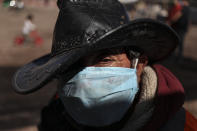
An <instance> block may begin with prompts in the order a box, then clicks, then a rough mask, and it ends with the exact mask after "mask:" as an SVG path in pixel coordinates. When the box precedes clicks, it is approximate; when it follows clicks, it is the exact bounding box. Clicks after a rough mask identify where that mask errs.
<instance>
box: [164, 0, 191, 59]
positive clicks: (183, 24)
mask: <svg viewBox="0 0 197 131" xmlns="http://www.w3.org/2000/svg"><path fill="white" fill-rule="evenodd" d="M189 14H190V9H189V0H182V5H181V3H179V2H178V0H174V1H173V3H172V8H170V10H169V16H168V20H167V23H168V24H169V25H170V26H171V27H172V28H173V29H174V30H175V31H176V32H177V33H178V35H179V37H180V40H181V42H180V45H179V47H178V60H179V62H181V61H182V60H183V52H184V38H185V35H186V33H187V31H188V26H189Z"/></svg>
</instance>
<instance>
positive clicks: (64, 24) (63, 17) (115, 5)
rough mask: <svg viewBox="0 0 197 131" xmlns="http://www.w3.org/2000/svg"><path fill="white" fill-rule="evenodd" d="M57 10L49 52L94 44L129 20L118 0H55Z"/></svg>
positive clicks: (57, 52)
mask: <svg viewBox="0 0 197 131" xmlns="http://www.w3.org/2000/svg"><path fill="white" fill-rule="evenodd" d="M57 5H58V7H59V9H60V12H59V15H58V19H57V22H56V25H55V29H54V34H53V45H52V55H54V56H55V55H57V54H60V53H62V52H65V51H69V50H72V49H73V48H79V47H82V46H84V45H87V44H93V43H95V41H96V40H98V39H99V38H100V37H101V36H103V35H104V34H106V33H107V32H109V31H110V30H112V29H115V28H117V27H119V26H121V25H123V24H126V23H128V22H129V19H128V17H127V14H126V11H125V9H124V7H123V6H122V4H121V3H120V2H119V1H117V0H58V2H57Z"/></svg>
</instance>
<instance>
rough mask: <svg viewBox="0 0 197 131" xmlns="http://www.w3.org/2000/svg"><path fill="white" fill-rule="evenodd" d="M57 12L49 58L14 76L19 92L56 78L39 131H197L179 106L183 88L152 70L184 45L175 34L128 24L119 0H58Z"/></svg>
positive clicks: (145, 23)
mask: <svg viewBox="0 0 197 131" xmlns="http://www.w3.org/2000/svg"><path fill="white" fill-rule="evenodd" d="M58 7H59V8H60V13H59V16H58V19H57V23H56V26H55V30H54V37H53V46H52V52H51V53H50V54H48V55H45V56H43V57H41V58H39V59H37V60H35V61H33V62H31V63H29V64H27V65H25V66H24V67H22V68H21V69H19V70H18V71H17V72H16V73H15V75H14V78H13V88H14V89H15V91H16V92H18V93H22V94H27V93H31V92H33V91H36V90H38V89H39V88H42V87H43V86H44V85H45V84H46V83H48V82H49V81H50V80H52V79H53V78H57V79H58V81H59V85H58V88H57V94H56V95H55V97H54V98H53V99H52V100H51V102H50V103H49V105H48V106H46V107H45V108H44V109H43V111H42V115H41V123H40V125H39V130H40V131H92V130H94V131H105V130H106V131H131V130H132V131H136V130H146V131H147V130H148V131H160V130H161V131H163V130H179V131H180V130H190V129H191V130H192V129H193V130H196V129H197V128H196V126H195V122H196V121H195V118H194V117H193V116H192V115H190V114H189V113H188V112H187V111H186V110H185V109H184V108H182V105H183V103H184V90H183V87H182V85H181V84H180V82H179V81H178V80H177V79H176V77H175V76H174V75H173V74H172V73H171V72H170V71H168V70H167V69H166V68H165V67H163V66H161V65H154V63H155V62H157V61H159V60H162V59H164V58H166V57H167V56H168V55H170V53H171V52H172V51H173V50H174V49H175V47H176V45H177V44H178V43H179V39H178V37H177V35H176V33H175V32H174V31H173V30H172V29H171V28H169V27H168V26H167V25H165V24H162V23H159V22H157V21H154V20H150V19H139V20H135V21H131V22H129V20H128V18H127V15H126V13H125V10H124V8H123V6H122V5H121V4H120V3H119V2H118V1H117V0H96V1H89V0H70V1H69V0H59V1H58ZM188 120H189V122H190V123H189V122H188Z"/></svg>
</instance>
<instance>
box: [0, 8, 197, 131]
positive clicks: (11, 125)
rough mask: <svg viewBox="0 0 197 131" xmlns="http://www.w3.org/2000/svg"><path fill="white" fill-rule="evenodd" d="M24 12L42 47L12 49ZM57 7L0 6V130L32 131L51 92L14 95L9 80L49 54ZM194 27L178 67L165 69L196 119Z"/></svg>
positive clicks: (171, 62)
mask: <svg viewBox="0 0 197 131" xmlns="http://www.w3.org/2000/svg"><path fill="white" fill-rule="evenodd" d="M28 13H33V14H34V15H35V23H36V25H37V29H38V31H39V34H40V35H41V36H42V37H43V39H44V44H43V45H41V46H39V47H38V46H35V45H33V44H26V45H24V46H16V45H14V44H13V40H14V38H15V37H16V36H17V35H20V32H21V28H22V25H23V20H24V18H25V16H26V15H27V14H28ZM57 13H58V10H57V8H38V7H31V8H28V9H25V10H23V11H18V12H14V11H9V10H7V9H5V8H2V7H0V20H1V21H0V83H1V84H0V85H1V86H0V130H1V131H36V124H37V123H38V122H39V114H40V110H41V108H42V107H43V106H44V105H46V104H47V102H48V101H49V99H50V97H51V96H52V95H53V93H54V92H55V88H54V87H55V85H56V82H55V81H54V82H51V83H50V84H48V85H47V86H46V87H45V88H43V89H41V90H39V91H38V92H36V93H33V94H30V95H25V96H23V95H18V94H16V93H15V92H14V91H13V90H12V89H11V78H12V75H13V74H14V72H15V71H16V69H18V68H19V67H20V66H21V65H23V64H25V63H28V62H29V61H31V60H33V59H35V58H37V57H39V56H42V55H44V54H46V53H49V52H50V48H51V41H52V32H53V27H54V24H55V21H56V18H57ZM196 33H197V26H191V28H190V32H189V33H188V35H187V38H186V43H185V52H184V54H185V58H184V62H183V63H182V64H178V63H176V60H174V58H173V59H168V60H166V61H164V62H162V64H164V65H165V66H167V67H168V68H169V69H170V70H171V71H172V72H173V73H174V74H175V75H176V76H177V77H178V79H179V80H180V81H181V82H182V83H183V86H184V88H185V91H186V102H185V105H184V106H185V108H186V109H188V110H189V111H190V112H192V113H193V114H194V115H195V116H196V117H197V95H196V93H197V87H196V86H197V79H196V75H197V44H196V41H197V37H196Z"/></svg>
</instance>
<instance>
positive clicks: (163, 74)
mask: <svg viewBox="0 0 197 131" xmlns="http://www.w3.org/2000/svg"><path fill="white" fill-rule="evenodd" d="M153 68H154V70H155V71H156V74H157V78H158V89H157V93H156V98H155V110H154V112H153V115H152V117H151V119H150V121H149V122H148V123H147V124H146V125H145V126H144V127H143V128H142V130H146V131H149V130H151V131H157V130H158V129H160V128H161V126H162V125H164V124H165V123H166V122H167V121H168V120H169V119H170V118H172V117H173V116H174V115H175V114H176V112H178V111H179V110H180V109H181V108H182V105H183V104H184V100H185V93H184V88H183V87H182V85H181V83H180V82H179V80H178V79H177V78H176V77H175V76H174V75H173V74H172V73H171V72H170V71H169V70H168V69H166V68H165V67H163V66H162V65H158V64H156V65H153Z"/></svg>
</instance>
